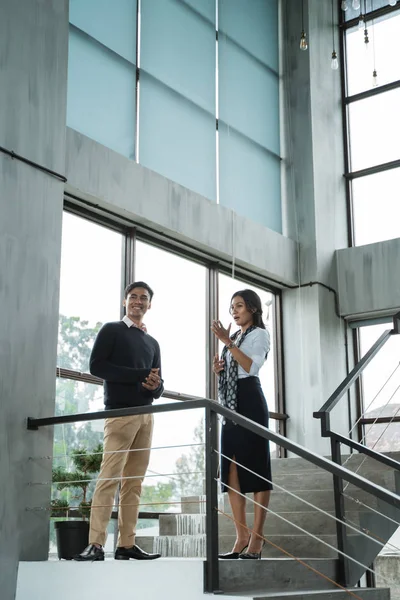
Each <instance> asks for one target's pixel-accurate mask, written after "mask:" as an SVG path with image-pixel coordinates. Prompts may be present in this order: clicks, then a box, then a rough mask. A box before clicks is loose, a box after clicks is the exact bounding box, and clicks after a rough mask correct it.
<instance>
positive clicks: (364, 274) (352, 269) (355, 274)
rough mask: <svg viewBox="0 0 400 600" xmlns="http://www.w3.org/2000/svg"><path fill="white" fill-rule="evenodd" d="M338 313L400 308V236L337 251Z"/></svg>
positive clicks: (376, 312)
mask: <svg viewBox="0 0 400 600" xmlns="http://www.w3.org/2000/svg"><path fill="white" fill-rule="evenodd" d="M336 260H337V270H338V280H339V303H340V312H341V314H342V315H345V316H350V317H351V316H358V317H361V316H363V315H370V314H371V315H374V316H379V314H394V313H395V312H397V311H398V310H400V280H399V277H398V270H399V264H400V239H395V240H388V241H385V242H378V243H376V244H368V245H366V246H358V247H357V248H346V249H344V250H338V251H337V252H336Z"/></svg>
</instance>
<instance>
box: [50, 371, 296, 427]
mask: <svg viewBox="0 0 400 600" xmlns="http://www.w3.org/2000/svg"><path fill="white" fill-rule="evenodd" d="M56 372H57V377H59V378H60V379H72V380H74V381H82V382H83V383H92V384H94V385H103V383H104V382H103V379H100V377H96V375H92V374H91V373H85V372H83V371H82V372H81V371H74V370H73V369H65V368H64V367H57V369H56ZM162 397H163V398H167V399H168V400H181V401H183V402H187V401H188V400H202V397H200V396H191V395H190V394H182V393H180V392H172V391H171V390H164V392H163V395H162ZM269 416H270V418H271V419H275V420H276V421H286V420H287V419H288V418H289V415H287V414H286V413H280V412H273V411H269Z"/></svg>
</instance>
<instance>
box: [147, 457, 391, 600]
mask: <svg viewBox="0 0 400 600" xmlns="http://www.w3.org/2000/svg"><path fill="white" fill-rule="evenodd" d="M389 456H391V457H392V458H393V459H395V460H398V461H399V460H400V453H391V454H389ZM346 458H347V457H343V462H344V461H345V460H346ZM361 463H362V464H361ZM360 465H361V466H360ZM346 467H347V468H348V469H350V470H352V471H357V472H358V474H359V475H361V476H363V477H365V478H367V479H368V480H369V481H371V482H373V483H376V484H377V485H380V486H382V487H384V488H385V489H387V490H390V491H392V492H397V493H400V477H399V472H397V473H394V472H393V470H392V469H390V468H389V467H386V466H384V465H382V464H377V463H376V461H374V460H373V459H370V458H365V456H361V455H358V454H354V455H352V456H351V458H350V460H349V461H348V462H347V464H346ZM359 467H360V468H359ZM358 468H359V469H358ZM357 469H358V470H357ZM272 470H273V481H274V483H275V484H276V486H278V485H279V486H281V487H282V488H285V489H286V490H288V491H290V492H293V493H295V494H296V495H297V496H299V497H300V498H302V499H304V500H306V501H307V502H309V503H310V504H312V505H314V506H310V505H308V504H304V503H303V502H301V501H300V500H299V499H297V498H294V497H293V496H291V495H289V494H288V493H286V492H283V491H281V490H280V488H278V487H276V488H275V491H274V492H273V493H272V495H271V503H270V509H271V510H272V511H274V512H275V513H277V514H279V515H281V516H282V517H284V518H285V519H286V520H287V521H289V522H290V523H288V522H285V521H283V520H281V519H280V518H279V517H278V516H276V515H272V514H269V515H268V516H267V520H266V525H265V536H266V538H267V539H268V540H270V541H271V542H273V543H274V544H276V545H277V546H280V547H281V548H283V549H284V550H286V551H287V552H289V553H290V554H291V555H293V556H295V557H297V558H300V559H304V562H305V563H307V564H308V565H309V566H311V567H312V568H315V569H317V570H318V571H320V572H322V573H323V574H325V575H326V576H327V577H328V578H329V579H331V580H333V581H337V580H338V573H337V569H338V561H337V552H336V551H335V548H336V545H337V538H336V522H335V520H334V519H331V518H329V517H328V516H327V515H325V514H323V513H321V512H319V511H317V510H315V507H318V508H321V509H323V510H324V511H326V512H328V513H330V514H332V515H334V497H333V482H332V476H331V475H330V474H329V473H327V472H324V471H322V470H321V469H319V468H318V467H315V466H314V465H312V464H310V463H309V462H307V461H305V460H303V459H300V458H289V459H274V460H273V461H272ZM345 494H346V495H348V496H350V497H351V498H352V499H348V498H346V499H345V507H346V518H347V519H348V522H351V523H352V524H353V526H354V527H357V526H360V525H361V527H366V528H367V529H369V530H370V531H371V532H373V533H374V534H377V535H379V537H380V538H381V539H383V540H384V542H386V541H387V540H388V539H389V538H390V537H391V536H392V534H393V533H394V531H395V530H396V528H397V525H395V524H394V523H392V522H390V521H387V520H384V519H383V518H382V517H380V516H379V515H376V514H375V513H374V512H373V511H371V510H368V508H366V507H365V506H363V505H360V504H358V503H357V502H356V501H357V500H358V501H361V502H363V503H365V504H366V505H368V506H370V507H371V508H375V509H378V510H380V511H382V512H385V514H388V513H389V507H387V506H383V504H384V503H382V502H380V501H379V500H377V499H376V498H375V497H372V496H371V495H369V494H367V493H365V492H363V491H361V490H359V489H357V488H355V487H354V486H352V485H349V486H348V488H347V489H346V490H345ZM181 508H182V512H181V513H179V514H174V515H171V514H170V515H162V516H160V522H159V536H158V537H145V536H143V537H141V536H140V535H139V536H138V537H137V538H136V539H137V543H138V544H139V545H140V546H141V547H143V548H144V549H145V550H148V551H157V552H158V551H159V552H161V553H162V554H163V556H174V557H204V556H205V549H206V543H205V537H206V536H205V514H204V512H205V504H204V497H190V498H182V505H181ZM220 509H221V510H222V511H223V512H225V513H226V514H230V507H229V502H228V497H227V495H226V494H224V495H223V496H221V498H220ZM246 512H247V522H248V525H249V526H251V525H252V522H253V505H252V503H251V502H250V501H248V502H247V511H246ZM391 516H392V518H393V519H395V520H397V521H399V522H400V514H397V515H396V514H394V512H393V510H392V513H391ZM218 519H219V551H220V552H228V551H230V550H231V548H232V546H233V543H234V539H235V532H234V524H233V522H232V521H231V520H230V519H229V518H227V517H226V516H225V515H221V514H220V515H219V518H218ZM291 523H293V524H295V525H298V526H300V527H301V528H302V529H304V530H306V531H307V532H309V533H311V534H313V535H315V536H316V537H318V538H319V539H321V540H323V541H325V542H327V543H328V544H329V545H330V546H332V548H329V547H328V546H325V545H324V544H322V543H321V542H320V541H318V539H314V538H312V537H310V536H308V535H306V534H305V533H303V532H301V531H299V530H298V529H296V527H294V525H293V524H291ZM347 536H348V547H349V548H351V549H352V551H353V552H355V554H353V553H352V556H357V559H358V560H359V561H360V562H362V563H363V564H366V565H370V564H371V563H372V562H373V560H374V558H375V557H376V555H377V554H378V553H379V552H380V550H381V546H380V545H378V544H377V543H376V542H375V541H373V540H371V541H369V540H367V539H366V538H365V537H364V536H362V535H361V534H360V533H357V532H355V531H353V530H351V529H347ZM399 545H400V544H399ZM360 552H361V555H362V557H363V560H361V559H360V558H359V556H360ZM351 568H352V569H353V579H352V582H353V584H356V582H357V581H358V579H360V577H361V576H362V574H363V572H364V571H365V569H364V570H363V569H362V567H358V566H357V565H355V566H354V568H353V566H352V567H351ZM354 577H356V579H354ZM329 579H324V578H322V577H321V576H320V575H318V574H316V573H315V572H313V571H312V570H309V569H307V568H306V567H305V566H304V565H302V564H300V563H298V562H297V561H295V560H294V559H292V558H289V557H287V555H285V554H284V553H282V552H281V551H280V550H279V549H278V548H276V547H274V546H272V545H269V544H268V543H266V545H265V547H264V551H263V560H261V561H240V560H238V561H220V587H221V589H222V590H223V592H224V593H235V594H242V595H247V596H248V595H249V593H250V592H251V593H252V594H256V595H257V597H258V598H264V597H265V598H266V597H268V598H271V597H273V598H281V597H283V595H287V593H288V592H290V593H291V595H292V594H295V597H296V598H305V594H306V593H308V592H311V591H312V592H313V598H315V600H316V599H317V598H318V599H319V598H325V595H326V594H328V593H329V597H330V598H332V596H334V597H335V598H336V597H337V598H339V597H340V598H341V597H342V596H341V595H342V594H343V595H344V594H345V595H346V598H348V597H349V595H348V594H347V593H346V592H344V591H343V592H341V591H340V590H339V589H338V588H337V587H336V586H335V585H334V584H333V583H332V582H330V581H329ZM355 593H356V594H357V596H359V597H360V598H367V597H368V598H378V597H379V599H380V600H386V599H387V598H389V591H388V590H383V589H380V590H377V589H376V588H369V589H368V588H364V589H360V588H356V590H355ZM315 594H316V595H315ZM343 597H344V596H343Z"/></svg>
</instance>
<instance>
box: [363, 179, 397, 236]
mask: <svg viewBox="0 0 400 600" xmlns="http://www.w3.org/2000/svg"><path fill="white" fill-rule="evenodd" d="M352 190H353V194H352V195H353V213H354V236H355V244H356V245H357V246H361V245H363V244H372V243H374V242H380V241H383V240H390V239H392V238H398V237H400V169H392V170H390V171H384V172H382V173H377V174H376V175H369V176H368V177H360V178H359V179H354V181H353V183H352Z"/></svg>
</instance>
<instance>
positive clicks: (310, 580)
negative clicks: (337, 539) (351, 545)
mask: <svg viewBox="0 0 400 600" xmlns="http://www.w3.org/2000/svg"><path fill="white" fill-rule="evenodd" d="M304 563H305V565H308V566H310V567H311V568H312V569H315V570H316V571H319V572H320V573H322V574H323V575H325V576H327V577H329V579H331V580H333V581H336V579H337V568H338V562H337V560H334V559H326V558H325V559H324V558H322V559H312V560H305V561H304ZM305 565H304V564H301V563H299V562H298V561H296V560H293V559H290V558H275V559H262V560H249V561H245V560H221V561H219V573H220V588H221V590H222V591H223V593H225V594H234V595H246V596H250V595H252V596H259V597H265V594H266V593H268V594H269V595H274V594H282V591H290V592H291V593H294V592H296V591H297V592H300V591H307V592H309V591H313V590H318V591H322V590H333V589H335V585H334V583H332V582H331V581H329V580H328V579H326V578H325V577H322V576H321V575H319V574H318V573H316V572H315V570H311V569H309V568H307V566H305Z"/></svg>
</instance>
